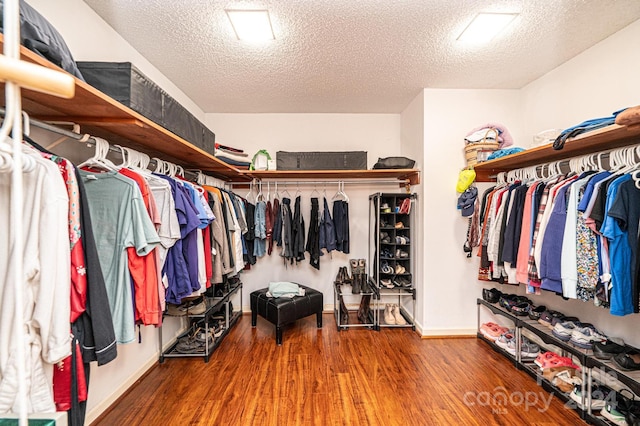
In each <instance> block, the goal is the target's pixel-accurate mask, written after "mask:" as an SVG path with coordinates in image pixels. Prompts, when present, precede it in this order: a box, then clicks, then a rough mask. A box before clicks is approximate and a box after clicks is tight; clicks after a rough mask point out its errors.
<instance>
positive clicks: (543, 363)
mask: <svg viewBox="0 0 640 426" xmlns="http://www.w3.org/2000/svg"><path fill="white" fill-rule="evenodd" d="M559 357H560V355H558V354H557V353H555V352H551V351H548V352H542V353H541V354H539V355H538V356H537V357H536V359H535V361H533V362H534V364H535V365H537V366H538V367H540V368H543V369H544V368H549V365H550V364H549V362H550V361H551V360H552V359H557V358H559Z"/></svg>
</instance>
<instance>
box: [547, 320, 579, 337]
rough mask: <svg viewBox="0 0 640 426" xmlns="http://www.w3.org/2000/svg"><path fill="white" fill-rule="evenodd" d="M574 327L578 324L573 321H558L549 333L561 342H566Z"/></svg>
mask: <svg viewBox="0 0 640 426" xmlns="http://www.w3.org/2000/svg"><path fill="white" fill-rule="evenodd" d="M576 327H579V324H576V323H574V322H573V321H565V322H558V323H556V325H555V326H554V327H553V330H551V333H553V335H554V336H556V337H557V338H558V339H560V340H562V341H563V342H568V341H569V339H571V334H572V333H573V330H574V329H575V328H576Z"/></svg>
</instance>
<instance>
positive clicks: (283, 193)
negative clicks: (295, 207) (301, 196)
mask: <svg viewBox="0 0 640 426" xmlns="http://www.w3.org/2000/svg"><path fill="white" fill-rule="evenodd" d="M285 193H286V194H287V198H289V199H291V198H293V197H292V196H291V194H290V193H289V190H288V189H287V184H286V183H285V184H284V191H282V197H283V198H284V195H285Z"/></svg>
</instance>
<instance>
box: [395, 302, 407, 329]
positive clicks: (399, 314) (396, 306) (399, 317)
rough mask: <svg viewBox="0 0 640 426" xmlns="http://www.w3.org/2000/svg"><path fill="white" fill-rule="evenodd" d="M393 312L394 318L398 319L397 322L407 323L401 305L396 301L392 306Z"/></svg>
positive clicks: (399, 323) (400, 323)
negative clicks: (401, 311)
mask: <svg viewBox="0 0 640 426" xmlns="http://www.w3.org/2000/svg"><path fill="white" fill-rule="evenodd" d="M391 313H392V314H393V318H394V319H395V320H396V324H398V325H405V324H406V323H407V321H406V320H405V319H404V317H403V316H402V314H401V313H400V307H399V306H398V305H397V304H396V303H394V304H393V305H392V306H391Z"/></svg>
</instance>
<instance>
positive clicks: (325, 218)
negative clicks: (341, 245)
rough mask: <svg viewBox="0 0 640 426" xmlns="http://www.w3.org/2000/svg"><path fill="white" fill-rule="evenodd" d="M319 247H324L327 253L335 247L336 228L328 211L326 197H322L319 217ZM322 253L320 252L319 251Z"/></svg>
mask: <svg viewBox="0 0 640 426" xmlns="http://www.w3.org/2000/svg"><path fill="white" fill-rule="evenodd" d="M319 232H320V248H321V249H325V250H326V251H327V253H331V252H332V251H333V250H335V249H336V248H337V244H336V228H335V225H334V223H333V219H332V218H331V212H329V203H327V197H323V209H322V216H321V217H320V231H319ZM320 254H322V253H320Z"/></svg>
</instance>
